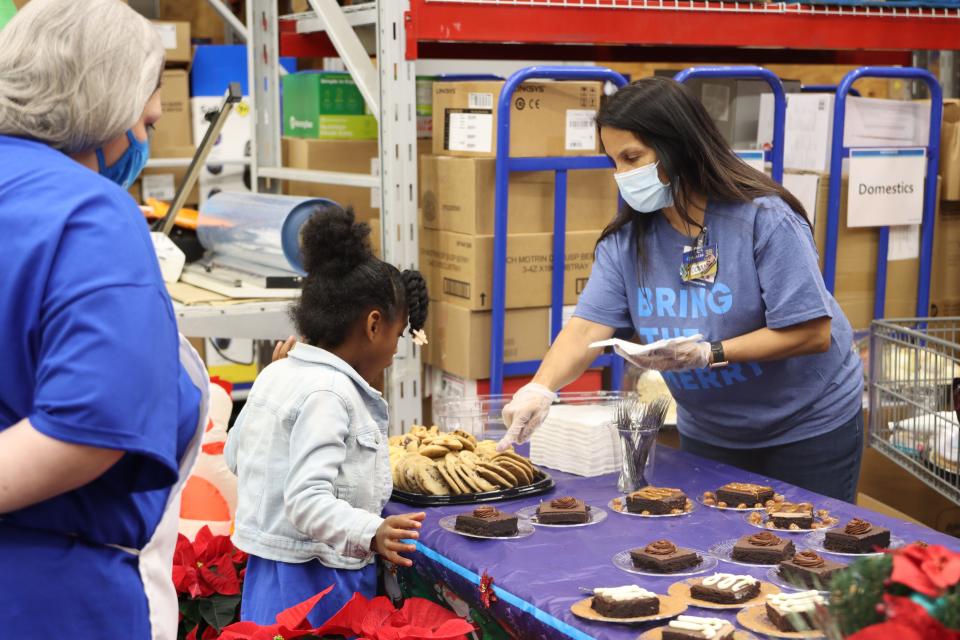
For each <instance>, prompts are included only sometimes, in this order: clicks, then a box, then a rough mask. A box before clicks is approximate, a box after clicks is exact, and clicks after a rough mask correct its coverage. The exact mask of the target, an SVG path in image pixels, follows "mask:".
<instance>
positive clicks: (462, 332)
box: [423, 302, 550, 379]
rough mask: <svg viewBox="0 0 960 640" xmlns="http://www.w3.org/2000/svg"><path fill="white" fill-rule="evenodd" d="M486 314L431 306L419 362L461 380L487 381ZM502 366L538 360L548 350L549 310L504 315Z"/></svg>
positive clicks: (445, 305) (513, 311) (436, 304)
mask: <svg viewBox="0 0 960 640" xmlns="http://www.w3.org/2000/svg"><path fill="white" fill-rule="evenodd" d="M491 322H492V318H491V312H490V311H470V310H469V309H465V308H463V307H459V306H457V305H453V304H448V303H446V302H433V303H431V304H430V312H429V313H428V314H427V337H428V339H429V340H430V343H429V344H427V345H426V346H425V347H424V348H423V361H424V362H426V363H428V364H430V365H433V366H435V367H437V368H439V369H442V370H444V371H447V372H449V373H452V374H454V375H457V376H460V377H462V378H474V379H477V378H489V377H490V328H491ZM504 326H505V333H504V351H503V354H504V362H521V361H525V360H539V359H541V358H543V355H544V354H545V353H546V352H547V349H549V348H550V308H549V307H546V308H532V309H510V310H509V311H507V313H506V323H505V325H504Z"/></svg>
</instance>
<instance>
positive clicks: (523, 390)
mask: <svg viewBox="0 0 960 640" xmlns="http://www.w3.org/2000/svg"><path fill="white" fill-rule="evenodd" d="M556 399H557V394H556V393H554V392H553V391H551V390H550V389H548V388H546V387H545V386H543V385H542V384H537V383H536V382H531V383H530V384H527V385H524V386H522V387H520V389H519V390H518V391H517V392H516V393H515V394H513V398H511V400H510V402H509V403H508V404H507V406H505V407H504V408H503V424H504V425H506V427H507V434H506V435H505V436H503V438H501V439H500V442H498V443H497V451H505V450H506V449H508V448H509V447H510V446H511V445H513V444H523V443H524V442H526V441H527V440H529V439H530V436H531V435H533V432H534V430H535V429H536V428H537V427H539V426H540V425H541V424H543V421H544V420H545V419H546V418H547V414H548V413H549V412H550V405H551V404H553V401H554V400H556Z"/></svg>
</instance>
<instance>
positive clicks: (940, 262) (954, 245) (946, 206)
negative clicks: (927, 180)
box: [930, 178, 960, 316]
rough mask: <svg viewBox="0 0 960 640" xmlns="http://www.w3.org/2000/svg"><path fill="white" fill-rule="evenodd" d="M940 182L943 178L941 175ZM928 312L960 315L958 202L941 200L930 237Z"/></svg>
mask: <svg viewBox="0 0 960 640" xmlns="http://www.w3.org/2000/svg"><path fill="white" fill-rule="evenodd" d="M943 181H944V183H946V182H947V178H944V180H943ZM932 271H933V277H932V279H931V280H932V282H931V287H930V301H931V305H930V306H931V309H930V314H931V315H935V316H960V203H957V202H943V203H941V212H940V215H939V216H938V218H937V227H936V232H935V233H934V237H933V269H932Z"/></svg>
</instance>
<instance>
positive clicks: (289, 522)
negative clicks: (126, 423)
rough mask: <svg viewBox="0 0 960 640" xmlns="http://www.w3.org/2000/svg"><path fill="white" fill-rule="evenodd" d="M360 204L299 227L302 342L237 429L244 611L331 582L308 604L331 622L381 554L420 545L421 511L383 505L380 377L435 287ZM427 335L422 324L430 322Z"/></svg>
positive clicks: (370, 584) (260, 611) (250, 403)
mask: <svg viewBox="0 0 960 640" xmlns="http://www.w3.org/2000/svg"><path fill="white" fill-rule="evenodd" d="M369 233H370V228H369V227H368V226H367V225H366V224H357V223H355V222H354V215H353V211H352V210H351V209H347V210H343V209H341V208H339V207H335V206H330V207H321V208H320V209H318V211H317V212H316V213H315V214H314V215H313V216H312V217H311V219H310V220H309V222H307V224H306V225H305V226H304V228H303V233H302V236H301V243H302V247H303V258H304V266H305V268H306V270H307V277H306V278H305V279H304V283H303V291H302V293H301V296H300V301H299V302H298V303H297V304H296V305H295V306H294V308H293V311H292V316H293V319H294V321H295V323H296V325H297V328H298V329H299V332H300V335H301V336H302V340H303V342H299V343H297V344H296V345H295V346H294V347H293V348H292V349H291V350H290V352H289V354H288V355H287V357H286V358H283V359H281V360H278V361H276V362H274V363H272V364H271V365H270V366H268V367H267V368H266V369H264V370H263V372H262V373H261V374H260V375H259V376H258V377H257V380H256V382H255V383H254V385H253V389H252V390H251V391H250V395H249V397H248V398H247V403H246V406H245V407H244V409H243V411H242V412H241V413H240V416H239V417H238V418H237V422H236V425H235V426H234V427H233V429H232V430H231V432H230V435H229V437H228V439H227V446H226V451H225V455H226V459H227V464H228V465H229V466H230V468H231V470H232V471H233V472H234V473H235V474H237V476H238V479H239V483H238V503H237V518H236V528H235V531H234V534H233V542H234V544H235V545H236V546H237V547H238V548H240V549H242V550H243V551H246V552H247V553H248V554H250V560H249V562H248V564H247V573H246V579H245V582H244V585H243V600H242V602H243V604H242V606H241V610H240V617H241V619H243V620H251V621H253V622H256V623H259V624H273V623H274V621H275V617H276V614H277V613H279V612H281V611H283V610H284V609H286V608H288V607H290V606H292V605H295V604H297V603H299V602H302V601H303V600H306V599H307V598H309V597H311V596H313V595H314V594H316V593H318V592H320V591H323V590H324V589H326V588H327V587H328V586H330V585H334V589H333V591H331V592H330V593H329V594H328V595H327V596H326V597H325V598H323V599H322V600H321V601H320V603H319V604H318V605H317V606H316V607H315V608H314V610H313V612H312V613H311V614H310V622H311V623H312V624H314V625H320V624H322V623H323V622H325V621H326V620H327V619H328V618H329V617H330V616H332V615H333V614H334V613H336V612H337V611H338V610H339V609H340V608H341V607H342V606H343V605H344V604H345V603H346V602H347V601H348V600H349V599H350V598H351V596H352V595H353V593H354V592H360V593H362V594H363V595H364V596H366V597H368V598H369V597H373V596H374V595H376V585H377V575H376V565H375V564H374V563H373V560H374V554H375V553H379V554H380V555H381V556H382V557H383V558H384V559H386V560H389V561H390V562H393V563H396V564H399V565H403V566H411V565H412V564H413V563H412V562H411V561H410V560H409V559H407V558H404V557H402V556H401V555H400V553H401V552H413V551H415V547H414V546H413V545H409V544H403V543H401V542H400V541H401V540H402V539H405V538H409V539H416V538H417V537H418V534H417V530H418V529H420V526H421V523H422V522H423V519H424V516H425V514H424V513H412V514H406V515H401V516H390V517H388V518H386V519H384V518H381V517H380V513H381V511H382V509H383V506H384V504H386V502H387V499H388V498H389V496H390V492H391V490H392V485H393V483H392V480H391V474H390V460H389V449H388V445H387V431H386V429H387V404H386V402H385V401H384V399H383V396H382V395H381V394H380V392H379V391H377V390H376V389H374V388H373V387H372V386H371V384H372V382H373V381H374V380H376V379H377V378H378V377H379V376H380V375H381V373H382V372H383V370H384V369H385V368H386V367H388V366H389V365H390V363H391V362H392V360H393V356H394V354H395V353H396V351H397V342H398V340H399V339H400V336H401V335H403V332H404V328H405V327H406V326H407V325H408V324H409V326H410V331H411V333H414V332H418V333H419V332H420V331H422V328H423V324H424V320H425V319H426V315H427V288H426V284H425V283H424V281H423V277H422V276H421V275H420V273H419V272H417V271H404V272H402V273H401V272H400V271H399V270H397V268H396V267H394V266H393V265H390V264H387V263H386V262H383V261H382V260H378V259H377V258H375V257H374V256H373V254H372V253H371V251H370V244H369V240H368V237H367V236H368V235H369ZM420 335H422V334H420Z"/></svg>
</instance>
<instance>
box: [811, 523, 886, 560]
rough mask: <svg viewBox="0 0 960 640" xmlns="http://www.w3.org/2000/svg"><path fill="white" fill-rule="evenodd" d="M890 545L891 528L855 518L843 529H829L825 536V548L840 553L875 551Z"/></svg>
mask: <svg viewBox="0 0 960 640" xmlns="http://www.w3.org/2000/svg"><path fill="white" fill-rule="evenodd" d="M889 546H890V530H889V529H884V528H883V527H877V526H874V525H872V524H870V523H869V522H866V521H864V520H861V519H860V518H854V519H853V520H851V521H850V522H848V523H847V525H846V526H845V527H844V528H843V531H827V532H826V534H824V538H823V547H824V549H829V550H830V551H839V552H840V553H873V552H874V551H875V550H876V548H877V547H879V548H881V549H886V548H887V547H889Z"/></svg>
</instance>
